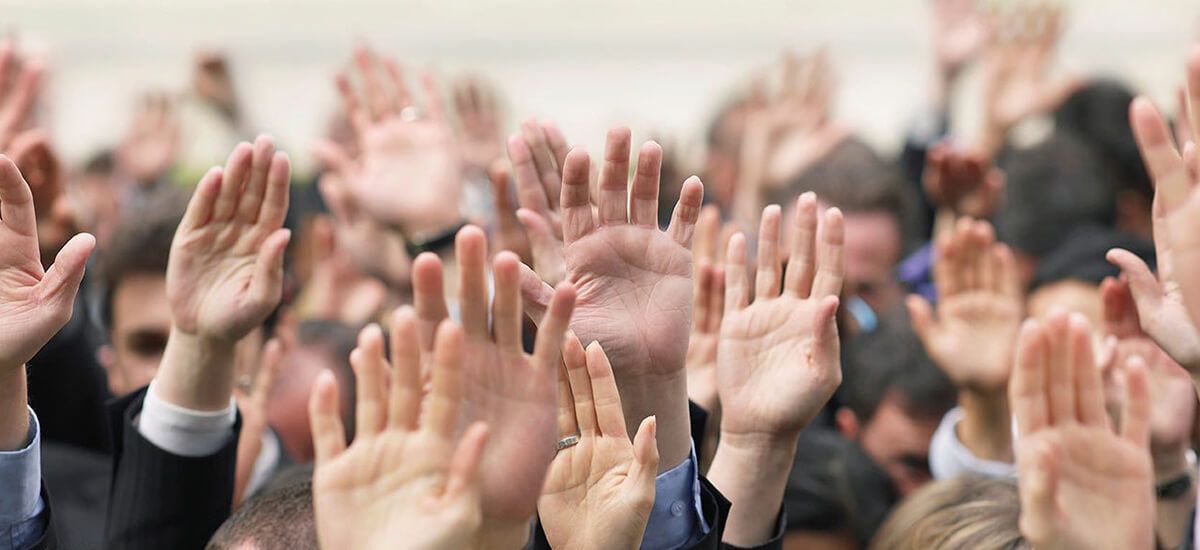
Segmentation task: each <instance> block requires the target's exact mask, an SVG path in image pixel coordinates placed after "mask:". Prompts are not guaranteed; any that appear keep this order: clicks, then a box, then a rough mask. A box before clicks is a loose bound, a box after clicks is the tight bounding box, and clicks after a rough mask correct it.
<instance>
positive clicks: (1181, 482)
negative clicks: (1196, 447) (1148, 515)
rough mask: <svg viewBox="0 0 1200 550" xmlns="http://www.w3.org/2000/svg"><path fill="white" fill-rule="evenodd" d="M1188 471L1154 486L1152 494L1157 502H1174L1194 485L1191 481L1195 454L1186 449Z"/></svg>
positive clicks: (1193, 481) (1194, 465)
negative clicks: (1156, 498)
mask: <svg viewBox="0 0 1200 550" xmlns="http://www.w3.org/2000/svg"><path fill="white" fill-rule="evenodd" d="M1187 458H1188V460H1187V462H1188V469H1187V471H1185V472H1183V473H1182V474H1180V475H1179V477H1176V478H1174V479H1168V480H1167V481H1164V482H1162V483H1159V484H1158V485H1155V486H1154V494H1155V495H1156V496H1157V497H1158V500H1175V499H1177V498H1180V497H1183V496H1184V495H1187V494H1188V491H1191V490H1192V486H1193V485H1195V483H1196V482H1195V480H1194V479H1192V478H1193V476H1194V473H1193V472H1194V471H1195V470H1196V452H1195V451H1193V450H1191V449H1188V452H1187Z"/></svg>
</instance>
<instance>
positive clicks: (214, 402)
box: [155, 136, 291, 411]
mask: <svg viewBox="0 0 1200 550" xmlns="http://www.w3.org/2000/svg"><path fill="white" fill-rule="evenodd" d="M289 172H290V169H289V163H288V159H287V155H285V154H283V153H277V152H275V145H274V143H273V141H272V140H271V138H269V137H267V136H260V137H259V138H258V139H257V140H255V143H254V145H250V144H249V143H242V144H240V145H238V146H237V147H236V148H235V149H234V150H233V152H232V153H231V154H230V156H229V160H228V161H227V162H226V165H225V168H224V169H221V168H213V169H212V170H209V172H208V174H206V175H205V176H204V177H203V178H202V179H201V180H200V183H199V185H197V187H196V190H195V192H194V193H193V194H192V199H191V201H190V202H189V204H188V208H187V211H186V213H185V214H184V217H183V220H182V221H181V222H180V224H179V228H178V229H177V230H176V232H175V239H174V240H173V241H172V244H171V255H170V261H169V262H168V267H167V299H168V301H169V302H170V304H171V319H172V331H171V335H170V338H169V339H168V341H167V349H166V352H165V353H164V355H163V361H162V364H161V365H160V367H159V372H158V375H157V377H156V383H155V391H156V392H157V394H158V396H159V397H160V398H162V399H163V400H165V401H167V402H169V403H172V404H175V405H179V406H181V407H186V408H189V409H194V410H208V411H214V410H222V409H224V408H225V407H227V406H229V398H230V395H231V393H232V390H233V379H234V377H235V375H236V373H235V366H236V363H237V359H236V357H235V347H236V344H237V342H238V341H239V340H241V339H243V338H245V337H246V336H247V335H249V334H250V333H251V332H252V331H253V330H254V329H256V328H257V327H259V326H260V325H262V323H263V321H264V320H265V319H266V318H267V316H268V315H269V314H270V313H271V311H272V310H273V309H274V308H275V307H276V305H278V303H279V299H280V296H281V293H282V291H283V252H284V248H286V246H287V243H288V240H289V239H290V237H291V232H290V231H289V230H287V229H284V228H283V219H284V216H285V215H286V213H287V206H288V178H289Z"/></svg>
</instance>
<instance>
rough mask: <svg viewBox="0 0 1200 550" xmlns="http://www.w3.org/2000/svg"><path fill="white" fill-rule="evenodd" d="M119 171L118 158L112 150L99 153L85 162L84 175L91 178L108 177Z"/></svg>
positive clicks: (103, 150)
mask: <svg viewBox="0 0 1200 550" xmlns="http://www.w3.org/2000/svg"><path fill="white" fill-rule="evenodd" d="M116 171H117V156H116V154H115V153H114V152H113V150H112V149H102V150H100V151H97V152H96V153H94V154H93V155H92V156H90V157H88V158H87V160H85V161H83V173H84V174H85V175H90V176H108V175H111V174H112V173H113V172H116Z"/></svg>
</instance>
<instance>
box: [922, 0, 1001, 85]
mask: <svg viewBox="0 0 1200 550" xmlns="http://www.w3.org/2000/svg"><path fill="white" fill-rule="evenodd" d="M930 4H931V7H932V9H933V51H934V55H935V58H936V59H937V64H938V70H939V73H940V74H942V75H943V77H945V78H952V77H953V76H955V75H957V74H959V72H960V71H961V70H962V68H963V67H964V66H965V65H966V64H967V63H969V62H970V61H971V60H972V59H974V58H975V56H977V55H979V52H980V51H981V50H983V47H984V45H985V44H986V43H987V39H988V34H989V33H990V31H991V28H990V25H989V24H988V21H987V18H986V17H984V15H983V14H982V13H980V11H979V9H978V8H977V7H976V5H975V3H974V2H972V1H971V0H932V1H931V2H930Z"/></svg>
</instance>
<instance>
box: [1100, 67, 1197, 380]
mask: <svg viewBox="0 0 1200 550" xmlns="http://www.w3.org/2000/svg"><path fill="white" fill-rule="evenodd" d="M1187 70H1188V90H1189V92H1188V101H1187V103H1188V115H1189V118H1190V120H1191V121H1190V124H1193V125H1198V126H1200V47H1197V48H1195V49H1194V50H1193V51H1192V53H1191V55H1190V57H1189V58H1188V68H1187ZM1130 118H1131V120H1132V123H1133V130H1134V136H1135V137H1136V138H1137V142H1138V148H1139V149H1140V150H1141V153H1142V159H1143V160H1144V161H1145V162H1146V168H1147V169H1148V170H1149V172H1150V176H1151V178H1153V179H1154V182H1155V188H1156V189H1155V193H1154V207H1153V208H1154V209H1153V221H1154V245H1155V248H1156V249H1157V251H1158V279H1157V281H1156V280H1155V278H1154V277H1153V276H1152V275H1151V274H1150V272H1149V269H1147V268H1146V266H1145V264H1144V263H1142V262H1140V261H1139V260H1137V259H1136V258H1135V257H1134V256H1133V255H1132V254H1129V253H1126V252H1124V251H1110V252H1109V256H1108V257H1109V260H1110V261H1112V262H1114V263H1117V265H1119V266H1120V267H1121V270H1122V272H1124V273H1125V274H1126V277H1128V278H1129V283H1130V287H1131V288H1132V290H1133V296H1134V299H1135V300H1136V301H1137V306H1138V314H1139V317H1140V318H1141V322H1142V327H1143V329H1145V331H1146V333H1148V334H1150V336H1151V337H1152V338H1154V339H1155V341H1157V342H1158V343H1159V345H1160V346H1162V348H1163V349H1164V350H1166V351H1167V353H1169V354H1171V356H1172V357H1174V358H1175V360H1176V361H1178V362H1179V363H1180V364H1182V365H1184V366H1185V367H1187V369H1188V370H1189V371H1190V372H1192V373H1193V376H1195V374H1196V373H1197V372H1200V343H1198V340H1200V337H1198V336H1197V331H1196V327H1197V326H1198V325H1200V238H1197V235H1200V231H1198V230H1197V221H1198V220H1200V190H1198V189H1200V188H1198V187H1197V183H1200V155H1197V154H1196V146H1195V144H1194V143H1188V144H1184V146H1183V149H1182V153H1181V152H1180V150H1179V149H1176V147H1175V145H1174V144H1172V143H1171V137H1170V135H1171V134H1170V132H1169V130H1168V129H1167V124H1166V122H1165V121H1164V120H1163V118H1162V115H1161V114H1159V112H1158V110H1157V109H1155V108H1154V105H1153V104H1152V103H1150V101H1149V100H1148V99H1146V98H1144V97H1139V98H1137V99H1135V100H1134V102H1133V104H1132V105H1131V106H1130ZM1193 135H1196V132H1195V131H1193ZM1185 314H1186V315H1187V316H1190V318H1191V322H1190V323H1188V322H1186V320H1185V319H1184V317H1185Z"/></svg>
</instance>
